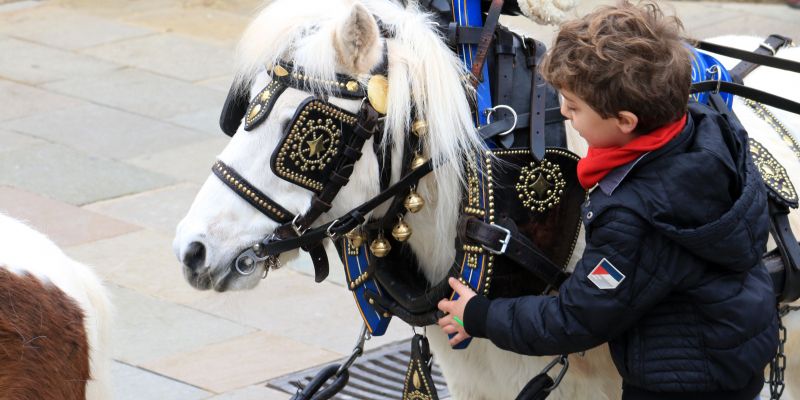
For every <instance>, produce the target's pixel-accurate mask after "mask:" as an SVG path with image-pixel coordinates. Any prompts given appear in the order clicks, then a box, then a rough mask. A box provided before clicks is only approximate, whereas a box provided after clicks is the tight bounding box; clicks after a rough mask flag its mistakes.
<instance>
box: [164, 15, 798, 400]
mask: <svg viewBox="0 0 800 400" xmlns="http://www.w3.org/2000/svg"><path fill="white" fill-rule="evenodd" d="M409 4H410V5H409V7H407V8H403V7H401V6H398V5H396V4H393V3H392V2H389V1H385V0H363V1H361V2H356V1H352V0H304V1H297V0H276V1H273V2H271V3H270V4H269V5H268V6H267V7H266V8H264V10H263V11H262V12H261V13H260V14H259V15H258V16H257V17H256V18H255V20H254V21H253V23H252V24H251V25H250V27H249V28H248V30H247V32H246V33H245V35H244V38H243V39H242V42H241V45H240V57H239V60H238V61H239V69H238V74H239V78H240V79H239V80H240V82H241V84H242V87H243V89H248V88H249V89H251V90H250V93H251V94H253V95H255V94H257V93H258V92H259V91H260V90H261V89H262V88H264V87H265V86H266V85H267V84H268V83H269V79H270V78H269V76H268V74H267V73H266V71H265V66H267V65H274V64H275V62H276V61H278V60H285V61H292V62H293V63H294V65H296V66H300V67H302V68H303V70H304V71H305V73H306V75H310V76H311V77H313V78H314V79H313V80H312V79H309V80H310V81H320V82H324V81H330V80H334V79H335V74H336V73H344V74H349V75H350V76H352V77H354V78H355V79H358V80H360V81H362V83H365V82H366V79H367V78H368V77H369V74H370V71H371V70H373V69H374V68H376V66H377V65H378V64H379V62H380V61H381V55H382V49H383V48H384V45H385V46H386V49H387V52H388V62H389V65H388V80H389V96H388V112H387V115H386V120H385V129H386V132H385V135H384V138H385V140H384V143H382V144H383V146H385V148H387V149H390V151H392V160H393V165H392V179H393V181H397V180H398V179H399V175H400V169H401V166H400V163H399V160H401V158H402V157H401V152H402V149H403V146H404V143H405V141H406V135H407V132H409V127H410V124H411V115H412V108H413V110H414V112H415V113H416V116H417V118H420V119H424V120H426V121H427V123H428V134H426V135H424V138H423V140H422V142H423V143H422V145H423V152H424V153H425V155H426V156H427V157H430V158H431V159H433V160H435V161H437V162H441V161H443V160H448V161H447V162H446V163H444V164H443V165H442V166H440V167H438V168H437V169H436V170H435V172H434V173H432V174H430V175H429V176H427V177H425V178H424V179H423V180H421V181H420V183H419V186H418V188H417V192H418V193H420V194H421V195H422V196H423V197H424V198H425V200H426V204H427V205H426V206H425V207H424V208H423V209H422V210H421V211H419V212H418V213H416V214H409V215H408V216H407V218H406V219H405V221H406V222H407V223H408V224H409V225H411V226H412V227H413V229H414V234H413V235H412V236H411V237H410V239H409V240H408V242H407V243H408V245H409V246H410V247H411V249H412V250H413V252H414V254H415V255H416V257H417V259H418V261H419V265H420V268H421V272H422V273H423V274H424V275H425V277H426V278H427V280H428V281H429V282H438V281H439V280H441V279H442V278H443V277H444V276H445V275H446V273H447V270H448V269H449V268H450V266H451V263H452V262H453V259H454V257H455V249H454V248H453V243H454V239H455V236H456V222H457V220H458V210H459V204H460V201H461V198H462V193H463V188H464V185H463V183H464V182H465V178H464V175H463V171H464V170H465V169H464V166H463V165H462V163H463V160H465V159H468V158H469V157H471V156H472V155H473V154H475V152H480V151H483V144H482V142H481V140H480V137H479V135H478V134H477V132H476V129H475V127H474V126H473V122H472V119H471V115H470V105H469V102H468V99H467V97H466V96H465V95H464V88H463V85H462V79H461V78H462V76H463V75H464V74H465V72H466V71H465V69H464V67H463V65H462V64H461V62H460V60H458V59H457V58H456V56H455V55H454V54H453V52H452V51H450V49H449V48H448V47H447V46H446V45H445V43H444V42H443V41H442V39H441V37H440V36H439V34H438V33H437V32H436V30H435V29H434V26H433V25H434V24H433V23H432V21H431V20H430V18H429V16H427V15H425V14H424V13H422V12H420V11H419V10H417V9H416V7H415V6H414V2H409ZM376 18H378V19H380V21H381V23H382V25H383V26H382V27H383V29H384V30H386V31H390V32H393V36H392V37H387V38H384V37H381V36H380V31H381V30H380V29H379V27H378V24H377V22H376ZM728 44H730V43H728ZM742 46H743V47H744V48H755V47H753V46H754V45H753V44H752V43H750V42H747V43H744V44H742ZM756 47H757V45H756ZM782 55H785V56H787V57H792V58H795V59H800V49H797V48H794V49H784V50H782V51H781V52H780V53H779V56H782ZM760 71H761V69H758V70H756V71H755V72H754V73H753V74H751V76H750V77H748V80H747V83H748V84H749V83H750V82H757V83H756V84H753V86H755V87H759V88H761V89H762V90H766V91H768V92H773V93H776V94H779V93H780V94H781V95H783V96H786V97H789V98H793V99H794V100H798V96H799V95H800V94H799V93H798V92H797V91H796V88H797V87H800V76H789V77H786V78H785V79H784V80H783V81H778V80H774V79H770V78H769V76H767V77H766V79H761V78H760V76H761V75H763V73H762V72H760ZM792 88H794V89H792ZM792 90H794V92H792ZM309 96H311V94H310V93H308V92H303V91H299V90H296V89H292V88H289V89H286V91H285V92H283V94H282V95H281V96H280V97H279V98H278V99H277V101H276V103H275V105H274V107H273V108H272V111H271V112H270V114H269V116H268V117H267V118H266V120H265V121H264V122H263V123H261V125H259V126H258V127H257V128H255V129H253V130H252V131H249V132H248V131H244V130H243V129H242V128H240V129H239V131H238V132H237V133H236V135H235V136H234V137H233V138H232V139H231V141H230V143H229V144H228V146H227V147H226V148H225V149H224V150H223V151H222V153H221V154H220V155H219V156H218V158H219V159H220V160H222V161H223V162H225V163H226V164H227V165H229V166H231V167H232V168H234V169H235V170H236V171H238V172H239V173H240V174H241V175H242V176H243V177H244V178H245V179H246V180H247V181H249V182H250V183H251V184H253V185H254V186H256V187H257V188H259V189H260V190H262V191H264V192H266V193H268V195H269V196H270V197H271V198H272V199H273V200H275V201H276V202H277V203H279V204H281V205H283V206H284V207H285V208H286V209H287V210H288V211H289V212H291V213H293V214H302V213H304V212H305V211H306V210H307V209H308V208H309V205H310V202H311V198H312V193H311V192H310V191H308V190H306V189H303V188H302V187H300V186H297V185H294V184H292V183H289V182H287V181H285V180H283V179H281V178H280V177H278V176H277V175H276V174H275V173H273V171H272V170H271V169H270V167H269V165H270V157H271V155H272V154H273V152H274V151H275V149H276V147H277V146H278V144H279V143H280V141H281V139H282V135H283V131H284V128H285V126H286V125H287V123H288V121H289V120H290V119H291V118H292V116H293V115H294V114H295V112H296V110H297V108H298V105H299V104H301V102H302V101H304V100H305V99H306V98H308V97H309ZM328 101H329V102H330V103H332V104H334V105H336V106H338V107H341V108H343V109H345V110H347V111H349V112H351V113H355V112H356V111H357V110H358V108H359V105H360V101H359V100H348V99H342V98H335V97H330V99H329V100H328ZM735 109H736V112H737V113H738V114H739V115H740V116H742V117H743V118H742V122H743V123H744V124H745V126H746V127H747V128H748V130H750V131H751V132H755V131H758V132H759V133H758V137H757V139H758V140H759V141H762V143H763V144H764V146H765V147H767V148H768V149H769V150H770V151H771V152H773V154H775V156H776V157H777V158H778V159H779V160H780V161H781V162H783V163H784V165H785V166H786V168H787V170H788V171H789V174H790V176H791V177H792V179H794V180H795V182H794V184H795V186H796V187H800V160H798V159H796V158H794V156H793V155H792V154H791V152H789V154H787V152H786V151H784V148H785V145H784V144H782V143H781V139H780V138H779V137H778V136H777V135H776V134H775V133H774V132H773V131H772V130H771V129H770V128H769V126H766V124H765V123H764V122H763V121H760V120H759V119H758V117H756V116H755V115H754V114H753V113H752V112H750V111H748V110H747V109H746V107H745V106H742V105H739V104H737V105H736V106H735ZM747 113H749V114H747ZM782 116H783V115H782ZM783 121H784V124H785V125H786V126H787V129H789V131H790V132H791V133H792V134H794V135H796V136H797V135H798V134H800V117H797V116H785V119H783ZM754 136H756V135H754ZM567 139H568V143H569V148H570V149H571V150H572V151H573V152H575V153H577V154H583V153H585V149H586V144H585V142H583V141H582V139H581V138H580V137H579V136H578V135H577V134H576V133H575V132H574V131H570V132H569V134H568V138H567ZM372 146H373V142H372V139H370V140H368V141H367V142H366V144H365V146H364V148H365V149H372ZM209 164H211V162H209ZM379 191H380V177H379V173H378V160H377V157H376V156H375V154H374V153H373V152H372V151H367V150H365V151H364V154H363V156H362V157H361V158H360V159H359V161H358V162H357V163H356V164H355V166H354V170H353V174H352V176H351V179H350V181H349V183H348V184H347V185H346V186H345V187H344V188H342V190H341V192H339V194H338V196H337V197H336V199H335V200H334V201H333V203H332V208H331V210H330V212H329V213H328V214H326V215H324V216H323V217H322V218H320V221H319V222H320V223H322V222H326V221H331V220H333V219H334V218H336V217H338V216H340V215H344V214H345V213H346V212H348V211H349V210H350V209H352V208H353V207H355V206H357V205H359V204H361V203H363V202H365V201H367V200H369V199H371V198H373V197H375V196H376V195H377V194H378V193H379ZM383 212H385V209H383V210H381V209H378V210H377V211H376V212H375V217H378V216H380V215H381V213H383ZM792 223H793V225H794V228H795V231H796V232H800V214H797V213H794V214H793V215H792ZM277 225H278V224H277V223H276V222H275V221H272V220H270V219H268V218H267V217H265V216H264V215H262V214H261V213H260V212H258V211H257V210H255V209H254V208H253V207H251V206H250V205H249V204H248V203H246V202H245V201H244V200H243V199H242V198H240V197H239V196H238V195H237V194H235V193H234V192H233V191H232V190H231V189H229V188H228V187H227V186H226V185H224V184H223V183H222V182H220V181H219V180H218V179H217V178H216V177H215V176H211V177H209V179H208V180H207V181H206V182H205V184H204V185H203V187H202V188H201V189H200V192H199V193H198V195H197V198H196V199H195V201H194V203H193V204H192V207H191V209H190V210H189V212H188V214H187V215H186V217H185V218H184V219H183V220H182V221H181V223H180V224H179V226H178V229H177V232H176V236H175V241H174V243H173V246H174V249H175V253H176V255H177V256H178V258H179V259H180V260H181V261H182V262H183V268H184V273H185V275H186V278H187V280H188V281H189V283H190V284H192V285H193V286H194V287H196V288H198V289H204V290H205V289H212V288H213V289H214V290H217V291H225V290H236V289H240V290H241V289H249V288H252V287H254V286H255V285H257V284H258V283H259V281H260V280H261V279H260V277H261V273H259V272H263V271H264V267H265V266H264V265H258V268H259V271H257V272H256V273H253V274H252V275H249V276H242V275H238V274H236V272H235V271H234V270H232V264H233V261H234V259H235V258H236V256H237V255H238V254H239V253H240V252H241V251H243V250H244V249H245V248H248V247H250V246H252V245H253V244H254V243H256V242H257V241H259V240H261V239H262V238H264V237H265V236H267V235H268V234H270V233H271V232H273V231H274V230H275V228H276V227H277ZM583 246H584V243H583V235H581V237H580V240H579V242H578V244H577V247H576V250H575V252H576V255H575V256H574V257H573V260H572V265H574V262H575V260H576V259H577V257H579V256H580V254H581V253H582V249H583ZM296 254H297V252H291V253H284V254H283V255H282V256H281V258H282V261H284V262H287V261H289V260H291V258H292V257H293V256H295V255H296ZM329 258H331V259H335V258H336V256H335V255H332V254H331V255H330V257H329ZM570 268H572V267H570ZM309 281H310V279H309ZM309 284H311V282H309ZM342 296H348V297H349V296H350V294H349V293H348V291H347V290H346V289H342ZM354 307H355V305H354ZM795 314H796V315H792V316H790V317H789V318H787V319H786V320H785V323H786V324H787V326H788V327H789V332H790V336H791V337H790V339H789V345H790V346H792V347H791V348H790V349H789V352H788V355H787V356H788V360H789V363H790V365H789V366H788V368H787V370H786V373H787V382H788V383H789V389H788V390H787V394H786V396H784V398H785V399H790V398H791V395H789V392H791V393H792V395H794V396H798V394H797V393H798V390H800V376H798V373H800V354H798V353H797V349H796V346H797V343H798V340H800V312H798V313H795ZM397 323H400V321H395V322H393V324H397ZM427 332H428V336H429V339H430V344H431V349H432V350H433V353H434V355H435V357H436V360H437V363H439V365H440V366H441V367H442V371H443V373H444V375H445V378H446V380H447V384H448V386H449V388H450V390H451V393H452V394H453V397H454V398H455V399H458V400H465V399H475V400H477V399H512V398H514V397H515V396H516V395H517V393H518V392H519V390H520V389H521V388H522V387H523V385H524V384H525V383H526V382H527V381H528V380H529V379H530V378H531V377H533V376H534V375H536V374H538V373H539V372H540V371H541V370H542V368H543V367H544V366H545V365H546V364H547V363H548V362H550V360H551V359H552V358H551V357H528V356H522V355H518V354H513V353H511V352H508V351H503V350H500V349H498V348H497V347H496V346H494V345H493V344H492V343H491V342H489V341H487V340H481V339H478V340H473V341H472V343H471V344H470V345H469V347H468V348H467V349H466V350H452V349H450V346H449V345H448V343H447V337H446V335H445V334H444V333H443V332H442V331H441V330H440V329H438V328H437V327H433V328H432V329H428V330H427ZM570 364H571V368H570V370H569V373H568V374H567V377H566V379H565V380H564V381H563V382H562V384H561V385H560V386H559V387H558V389H557V390H556V391H554V393H553V396H552V397H551V398H553V399H556V398H557V399H615V398H619V396H620V387H621V382H620V378H619V374H618V373H617V372H616V369H615V368H614V366H613V364H612V362H611V360H610V357H609V354H608V350H607V349H605V348H603V347H598V348H596V349H592V350H589V351H588V352H586V353H585V354H582V355H574V356H572V357H570Z"/></svg>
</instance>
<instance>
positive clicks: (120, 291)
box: [109, 285, 255, 366]
mask: <svg viewBox="0 0 800 400" xmlns="http://www.w3.org/2000/svg"><path fill="white" fill-rule="evenodd" d="M109 289H110V291H111V295H112V299H113V301H114V305H115V308H116V309H117V313H116V315H115V318H114V328H113V332H112V353H113V356H114V358H115V359H117V360H120V361H123V362H125V363H127V364H130V365H138V366H141V365H145V364H148V363H152V362H156V361H158V360H160V359H163V358H165V357H171V356H175V355H178V354H182V353H185V352H189V351H196V350H199V349H203V348H205V347H206V346H208V345H211V344H214V343H219V342H224V341H227V340H231V339H235V338H238V337H240V336H243V335H247V334H249V333H252V332H254V331H255V330H254V329H253V328H250V327H247V326H244V325H241V324H237V323H235V322H231V321H228V320H225V319H223V318H219V317H216V316H213V315H209V314H206V313H203V312H200V311H197V310H194V309H191V308H188V307H185V306H182V305H179V304H174V303H170V302H167V301H163V300H158V299H154V298H152V297H149V296H146V295H143V294H141V293H138V292H136V291H134V290H131V289H126V288H122V287H119V286H116V285H109Z"/></svg>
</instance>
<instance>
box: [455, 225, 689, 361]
mask: <svg viewBox="0 0 800 400" xmlns="http://www.w3.org/2000/svg"><path fill="white" fill-rule="evenodd" d="M588 225H591V227H589V228H587V231H588V232H591V234H590V235H587V245H586V249H585V251H584V254H583V257H582V258H581V260H580V261H579V262H578V264H577V265H576V267H575V271H574V273H573V275H572V276H570V278H568V279H567V280H566V281H565V282H564V283H563V284H562V285H561V288H560V289H559V295H558V296H525V297H519V298H512V299H495V300H488V299H487V298H485V297H483V296H475V297H472V298H471V299H470V300H469V302H468V303H467V304H466V309H465V310H464V317H463V322H464V326H465V328H466V333H467V334H468V335H470V336H475V337H486V338H489V339H490V340H491V341H492V342H494V343H495V344H496V345H497V346H498V347H500V348H503V349H506V350H511V351H514V352H517V353H522V354H530V355H545V354H561V353H570V352H576V351H583V350H587V349H590V348H592V347H595V346H597V345H599V344H601V343H604V342H607V341H609V340H611V339H613V338H615V337H616V336H618V335H619V334H620V333H622V332H625V331H626V330H628V329H629V328H630V327H631V326H632V325H633V324H634V323H635V322H636V321H637V320H638V319H639V318H640V316H641V315H642V314H643V313H644V312H645V311H646V310H648V309H649V308H650V307H651V306H652V305H653V304H655V303H657V302H658V301H659V300H660V299H661V298H663V297H664V296H665V295H666V294H667V293H669V291H670V290H671V288H672V285H673V284H672V283H671V282H674V278H675V277H670V276H669V275H668V271H664V270H663V269H659V268H657V267H656V266H657V265H659V263H658V258H659V255H658V254H653V252H652V251H648V249H647V248H646V247H645V246H647V244H648V243H644V242H643V241H644V240H645V238H646V237H647V235H646V234H647V230H648V225H647V222H646V221H644V220H643V219H641V218H640V217H638V216H636V215H635V214H633V213H632V212H630V211H628V210H625V209H612V210H607V211H606V212H603V213H602V214H601V215H599V216H597V217H596V220H594V221H589V224H588ZM656 247H657V248H661V249H663V248H665V247H664V246H656ZM670 278H673V279H670ZM446 318H447V317H446Z"/></svg>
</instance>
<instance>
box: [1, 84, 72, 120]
mask: <svg viewBox="0 0 800 400" xmlns="http://www.w3.org/2000/svg"><path fill="white" fill-rule="evenodd" d="M0 99H3V106H2V107H0V121H7V120H10V119H16V118H22V117H27V116H30V115H42V114H44V113H46V112H51V111H55V110H62V109H67V108H74V107H78V106H80V105H83V104H85V103H84V102H82V101H80V100H77V99H73V98H70V97H68V96H63V95H60V94H55V93H52V92H48V91H44V90H41V89H37V88H34V87H31V86H27V85H22V84H19V83H16V82H11V81H9V80H6V79H3V77H2V76H0Z"/></svg>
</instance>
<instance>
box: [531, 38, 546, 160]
mask: <svg viewBox="0 0 800 400" xmlns="http://www.w3.org/2000/svg"><path fill="white" fill-rule="evenodd" d="M527 43H528V52H529V53H528V58H527V63H528V68H530V69H531V112H530V115H529V119H530V135H531V136H530V146H531V154H533V158H534V159H535V160H536V161H541V160H542V159H543V158H544V150H545V149H544V148H545V143H544V125H545V118H544V117H545V116H544V112H545V111H544V108H545V95H546V94H547V84H546V83H545V81H544V78H542V74H540V73H539V69H538V68H537V63H538V60H539V58H541V56H542V55H543V54H544V53H545V51H546V48H545V45H544V44H543V43H542V42H540V41H538V40H534V39H528V40H527Z"/></svg>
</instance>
